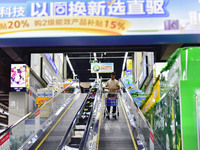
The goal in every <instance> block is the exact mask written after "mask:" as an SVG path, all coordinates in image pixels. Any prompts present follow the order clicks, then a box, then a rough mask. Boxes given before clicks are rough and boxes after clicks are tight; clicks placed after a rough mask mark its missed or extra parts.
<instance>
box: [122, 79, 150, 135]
mask: <svg viewBox="0 0 200 150" xmlns="http://www.w3.org/2000/svg"><path fill="white" fill-rule="evenodd" d="M120 82H121V83H122V85H123V87H124V89H125V90H126V93H127V94H128V96H129V98H130V99H131V100H132V101H133V102H134V104H135V106H136V108H137V111H138V114H139V115H140V117H141V118H142V120H143V121H144V122H145V124H146V126H147V128H148V130H149V131H151V132H152V131H153V129H152V128H151V126H150V125H149V123H148V121H147V120H146V118H145V117H144V115H143V113H142V111H141V110H140V109H139V107H138V105H137V104H136V102H135V101H134V99H133V98H132V96H131V94H130V93H129V91H128V89H127V88H126V87H125V85H124V83H123V82H122V80H121V79H120Z"/></svg>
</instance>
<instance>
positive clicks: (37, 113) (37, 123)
mask: <svg viewBox="0 0 200 150" xmlns="http://www.w3.org/2000/svg"><path fill="white" fill-rule="evenodd" d="M39 129H40V110H37V111H36V112H35V132H37V131H38V130H39Z"/></svg>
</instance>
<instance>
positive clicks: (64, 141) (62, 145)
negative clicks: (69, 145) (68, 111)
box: [57, 87, 92, 150]
mask: <svg viewBox="0 0 200 150" xmlns="http://www.w3.org/2000/svg"><path fill="white" fill-rule="evenodd" d="M91 90H92V87H91V88H90V90H89V92H88V94H87V96H86V97H85V100H84V102H83V104H82V105H81V107H80V108H79V110H78V111H77V113H76V116H75V117H74V119H73V121H72V123H71V125H70V126H69V128H68V130H67V132H66V134H65V136H64V138H63V139H62V141H61V143H60V144H59V146H58V148H57V150H62V148H63V147H64V145H65V143H66V141H67V137H68V135H69V133H70V132H71V130H72V127H73V126H74V125H75V123H76V120H77V118H78V116H79V114H80V112H81V110H82V108H83V106H84V105H85V103H86V101H87V98H88V96H89V94H90V93H91Z"/></svg>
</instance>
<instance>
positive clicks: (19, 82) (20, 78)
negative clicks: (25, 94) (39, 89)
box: [10, 64, 26, 92]
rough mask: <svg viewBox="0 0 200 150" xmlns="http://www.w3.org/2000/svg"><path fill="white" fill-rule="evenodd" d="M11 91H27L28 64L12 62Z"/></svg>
mask: <svg viewBox="0 0 200 150" xmlns="http://www.w3.org/2000/svg"><path fill="white" fill-rule="evenodd" d="M10 87H11V91H17V92H20V91H26V64H11V80H10Z"/></svg>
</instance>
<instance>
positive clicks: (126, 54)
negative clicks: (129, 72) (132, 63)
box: [121, 52, 128, 78]
mask: <svg viewBox="0 0 200 150" xmlns="http://www.w3.org/2000/svg"><path fill="white" fill-rule="evenodd" d="M127 57H128V52H126V53H125V56H124V62H123V66H122V73H121V78H122V77H123V71H124V69H125V64H126V59H127Z"/></svg>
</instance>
